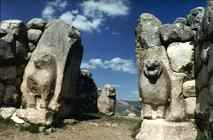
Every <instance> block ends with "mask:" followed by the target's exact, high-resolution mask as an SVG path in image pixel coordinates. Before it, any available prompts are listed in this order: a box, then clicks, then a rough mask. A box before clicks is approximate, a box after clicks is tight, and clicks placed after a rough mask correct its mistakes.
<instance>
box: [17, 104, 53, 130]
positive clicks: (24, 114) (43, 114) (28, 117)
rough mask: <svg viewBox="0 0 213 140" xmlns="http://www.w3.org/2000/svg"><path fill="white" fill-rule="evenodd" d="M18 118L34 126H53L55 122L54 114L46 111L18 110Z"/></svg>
mask: <svg viewBox="0 0 213 140" xmlns="http://www.w3.org/2000/svg"><path fill="white" fill-rule="evenodd" d="M16 116H17V117H18V118H20V119H22V120H24V121H25V122H28V123H31V124H34V125H45V126H48V125H51V124H52V122H53V115H52V112H48V111H47V110H45V109H40V110H37V109H33V108H28V109H18V110H16Z"/></svg>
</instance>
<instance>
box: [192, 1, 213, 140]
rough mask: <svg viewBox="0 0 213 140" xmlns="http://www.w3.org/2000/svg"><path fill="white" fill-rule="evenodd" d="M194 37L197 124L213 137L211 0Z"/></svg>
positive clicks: (212, 14) (204, 133)
mask: <svg viewBox="0 0 213 140" xmlns="http://www.w3.org/2000/svg"><path fill="white" fill-rule="evenodd" d="M200 27H201V28H200V30H199V31H198V33H197V36H196V38H195V44H196V93H197V96H198V98H197V109H196V113H197V124H198V127H199V128H200V130H201V131H202V132H203V135H204V137H205V138H209V139H210V138H213V81H212V79H213V75H212V74H213V73H212V72H213V65H212V64H213V1H211V0H209V1H208V7H207V8H206V9H205V14H204V17H203V19H202V22H201V24H200Z"/></svg>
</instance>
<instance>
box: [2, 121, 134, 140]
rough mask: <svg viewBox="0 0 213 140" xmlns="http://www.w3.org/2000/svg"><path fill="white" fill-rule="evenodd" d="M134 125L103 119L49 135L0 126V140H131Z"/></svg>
mask: <svg viewBox="0 0 213 140" xmlns="http://www.w3.org/2000/svg"><path fill="white" fill-rule="evenodd" d="M134 123H135V122H128V121H123V120H122V121H115V120H114V121H111V120H104V119H97V120H92V121H91V120H90V121H82V122H79V123H77V124H75V125H66V126H65V127H64V128H63V129H57V130H56V132H54V133H51V134H49V135H45V134H32V133H30V132H26V131H20V130H18V129H17V128H7V127H5V126H4V127H3V126H1V125H0V140H133V139H132V138H131V136H130V135H131V132H130V127H132V126H133V125H134Z"/></svg>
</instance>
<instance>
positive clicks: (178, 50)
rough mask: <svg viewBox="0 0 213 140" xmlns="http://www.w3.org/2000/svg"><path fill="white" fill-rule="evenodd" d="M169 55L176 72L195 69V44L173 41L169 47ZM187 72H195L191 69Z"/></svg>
mask: <svg viewBox="0 0 213 140" xmlns="http://www.w3.org/2000/svg"><path fill="white" fill-rule="evenodd" d="M167 53H168V57H169V60H170V63H171V66H172V69H173V70H174V71H175V72H186V71H187V70H193V65H194V61H193V59H194V45H192V43H191V42H187V43H172V44H170V45H169V47H168V49H167ZM187 73H193V72H192V71H189V72H187Z"/></svg>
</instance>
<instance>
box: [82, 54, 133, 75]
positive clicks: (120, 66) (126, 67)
mask: <svg viewBox="0 0 213 140" xmlns="http://www.w3.org/2000/svg"><path fill="white" fill-rule="evenodd" d="M81 67H82V68H86V69H90V70H91V69H98V68H101V69H109V70H112V71H120V72H126V73H130V74H136V68H135V63H133V61H132V60H129V59H122V58H120V57H115V58H112V59H111V60H102V59H100V58H95V59H90V60H89V61H88V62H87V63H82V66H81Z"/></svg>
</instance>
